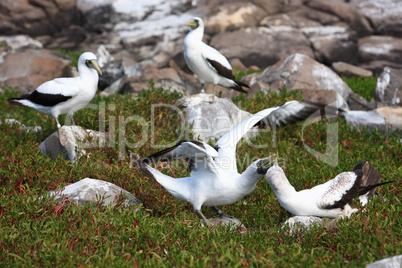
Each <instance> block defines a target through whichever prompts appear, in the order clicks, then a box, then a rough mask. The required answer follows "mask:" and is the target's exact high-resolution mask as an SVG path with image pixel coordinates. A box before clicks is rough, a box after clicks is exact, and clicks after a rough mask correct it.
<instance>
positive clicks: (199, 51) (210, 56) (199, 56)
mask: <svg viewBox="0 0 402 268" xmlns="http://www.w3.org/2000/svg"><path fill="white" fill-rule="evenodd" d="M186 25H187V26H190V27H191V30H190V32H189V33H188V34H187V36H186V38H185V39H184V59H185V61H186V63H187V65H188V67H189V68H190V70H191V71H192V72H193V73H195V74H196V75H197V76H198V78H199V79H200V82H201V89H202V90H204V83H205V82H210V83H213V84H214V95H215V86H216V85H221V86H224V87H228V88H232V89H234V90H236V91H239V92H243V93H247V91H245V90H244V89H243V87H246V88H250V87H249V86H248V85H247V84H245V83H243V82H241V81H237V80H236V79H235V77H234V75H233V72H232V66H230V63H229V61H228V60H227V59H226V58H225V57H224V56H223V55H222V54H221V53H219V51H217V50H216V49H214V48H213V47H210V46H208V45H207V44H205V43H204V42H202V37H203V36H204V22H203V21H202V19H201V18H198V17H195V18H193V19H191V20H189V21H187V23H186Z"/></svg>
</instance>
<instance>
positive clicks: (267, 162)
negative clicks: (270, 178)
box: [257, 156, 274, 175]
mask: <svg viewBox="0 0 402 268" xmlns="http://www.w3.org/2000/svg"><path fill="white" fill-rule="evenodd" d="M273 165H274V164H273V161H272V156H270V157H266V158H263V159H260V161H258V162H257V173H258V174H261V175H265V174H266V173H267V170H268V169H269V168H270V167H272V166H273Z"/></svg>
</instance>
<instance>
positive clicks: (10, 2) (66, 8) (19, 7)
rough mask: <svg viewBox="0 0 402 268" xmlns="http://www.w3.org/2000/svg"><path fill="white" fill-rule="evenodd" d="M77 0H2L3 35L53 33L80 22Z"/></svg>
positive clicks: (0, 7) (0, 15) (0, 14)
mask: <svg viewBox="0 0 402 268" xmlns="http://www.w3.org/2000/svg"><path fill="white" fill-rule="evenodd" d="M75 2H76V0H64V1H25V0H6V1H0V17H1V20H2V23H1V30H0V31H1V33H2V35H13V34H16V33H20V34H29V35H30V36H39V35H51V34H53V33H57V32H59V31H60V30H62V29H63V28H65V27H68V26H69V25H74V24H79V22H80V19H81V16H80V14H79V13H78V11H77V9H76V6H75Z"/></svg>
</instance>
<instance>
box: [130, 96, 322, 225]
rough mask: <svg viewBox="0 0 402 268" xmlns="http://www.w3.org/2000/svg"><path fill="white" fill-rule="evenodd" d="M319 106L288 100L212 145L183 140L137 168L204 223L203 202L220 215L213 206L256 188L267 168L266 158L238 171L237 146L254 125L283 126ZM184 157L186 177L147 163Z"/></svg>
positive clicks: (304, 117) (246, 121)
mask: <svg viewBox="0 0 402 268" xmlns="http://www.w3.org/2000/svg"><path fill="white" fill-rule="evenodd" d="M318 109H319V107H317V106H315V105H311V104H307V103H300V102H298V101H289V102H286V103H285V104H283V105H282V106H277V107H273V108H268V109H265V110H262V111H260V112H258V113H256V114H254V115H252V116H250V117H249V118H247V119H245V120H243V121H242V122H241V123H239V124H238V125H237V126H235V127H234V128H233V129H231V130H230V131H229V132H227V133H226V134H225V135H223V136H222V137H221V138H220V139H219V140H218V141H217V142H216V144H215V146H214V147H211V146H210V145H208V144H207V143H204V142H202V141H198V140H182V141H180V142H178V143H177V144H176V145H175V146H173V147H171V148H167V149H165V150H162V151H160V152H157V153H154V154H152V155H150V156H148V157H145V158H143V159H140V160H138V159H137V161H136V163H137V166H138V168H139V169H140V170H141V171H142V172H143V173H144V175H146V176H147V177H149V178H151V179H155V180H156V181H157V182H158V183H159V184H161V185H162V186H163V187H164V188H165V189H166V190H167V191H168V192H169V193H170V194H171V195H173V196H174V197H175V198H178V199H180V200H182V201H186V202H189V203H191V204H192V205H193V208H194V210H195V212H196V214H197V216H198V217H199V218H201V220H202V221H203V223H204V224H207V219H206V218H205V216H204V215H203V214H202V212H201V207H202V206H203V205H205V206H210V207H211V208H212V209H213V210H215V211H216V212H217V213H218V214H219V215H220V216H225V215H226V214H224V213H223V212H222V211H221V210H220V209H218V208H217V207H216V206H220V205H229V204H233V203H235V202H237V201H238V200H240V199H241V198H243V197H244V196H246V195H248V194H250V193H252V192H253V190H254V189H255V187H256V185H257V182H258V181H259V180H260V179H261V178H262V177H263V176H264V175H265V173H266V171H267V169H268V168H269V167H270V163H271V161H270V160H269V159H268V158H264V159H260V160H257V161H255V162H254V163H252V164H251V165H250V166H249V167H248V168H247V169H246V170H245V171H244V172H243V173H241V174H239V173H238V171H237V165H236V145H237V143H238V142H239V140H240V139H241V138H242V137H243V136H244V135H245V134H246V133H247V131H248V130H250V129H251V128H252V127H254V126H255V125H257V124H261V123H265V124H266V123H268V124H269V125H271V126H285V125H290V124H292V123H296V122H298V121H301V120H305V119H306V118H307V117H309V116H310V115H311V114H313V113H314V112H315V111H317V110H318ZM178 159H186V160H187V161H188V162H189V164H190V169H191V173H190V176H189V177H185V178H179V179H176V178H172V177H170V176H167V175H165V174H163V173H161V172H159V171H158V170H156V169H154V168H152V167H151V166H149V165H148V164H150V163H156V162H159V161H174V160H178Z"/></svg>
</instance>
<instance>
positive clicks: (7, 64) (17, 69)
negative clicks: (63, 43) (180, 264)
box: [0, 48, 72, 94]
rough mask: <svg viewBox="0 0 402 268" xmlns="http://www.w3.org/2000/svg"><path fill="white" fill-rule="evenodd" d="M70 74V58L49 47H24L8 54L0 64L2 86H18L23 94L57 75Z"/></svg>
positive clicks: (0, 84) (64, 75)
mask: <svg viewBox="0 0 402 268" xmlns="http://www.w3.org/2000/svg"><path fill="white" fill-rule="evenodd" d="M21 63H23V64H21ZM69 76H72V71H71V67H70V65H69V62H68V60H67V59H65V58H64V57H63V56H62V55H61V54H59V53H57V52H55V51H52V50H47V49H37V48H22V49H20V50H17V51H15V52H14V53H11V54H8V55H7V56H6V57H5V58H4V62H3V64H2V65H1V66H0V86H11V87H17V88H19V89H20V92H21V94H27V93H31V92H32V91H33V90H35V89H36V88H37V87H38V86H39V85H41V84H42V83H44V82H46V81H49V80H52V79H54V78H56V77H69Z"/></svg>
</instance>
